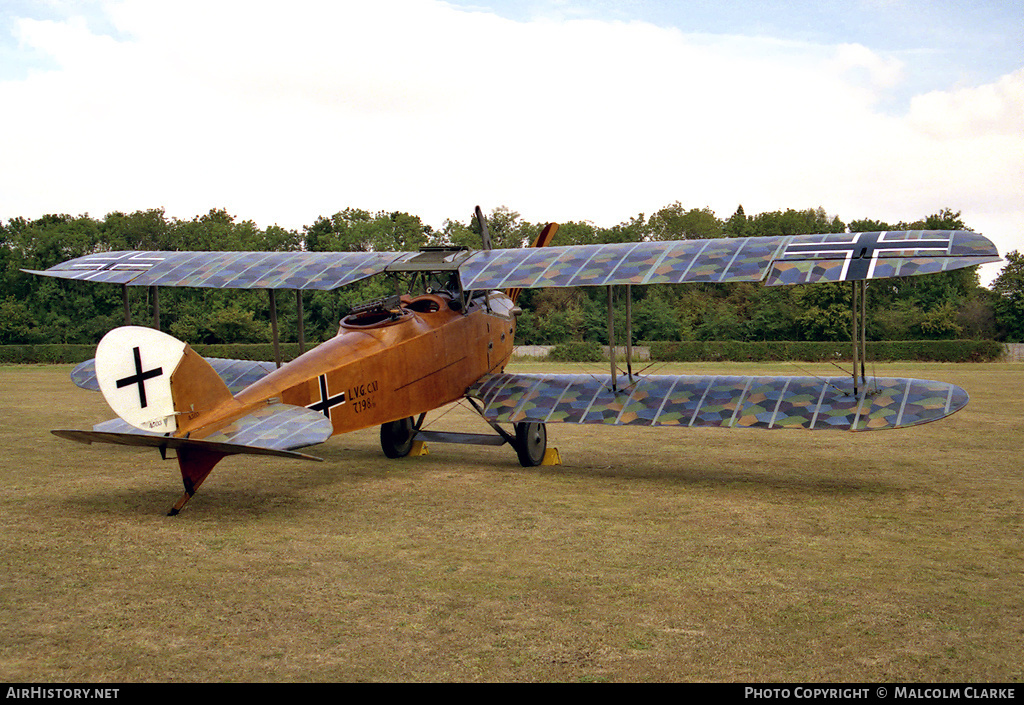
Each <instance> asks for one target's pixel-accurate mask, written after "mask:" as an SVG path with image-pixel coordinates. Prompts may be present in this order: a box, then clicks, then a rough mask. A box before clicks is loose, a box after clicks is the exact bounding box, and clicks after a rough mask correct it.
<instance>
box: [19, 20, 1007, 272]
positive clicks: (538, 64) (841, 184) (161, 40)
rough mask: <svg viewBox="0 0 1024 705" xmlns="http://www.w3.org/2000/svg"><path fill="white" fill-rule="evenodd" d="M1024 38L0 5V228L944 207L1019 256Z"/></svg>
mask: <svg viewBox="0 0 1024 705" xmlns="http://www.w3.org/2000/svg"><path fill="white" fill-rule="evenodd" d="M1022 37H1024V3H1022V2H1021V1H1020V0H1005V1H1003V0H998V1H990V2H987V1H986V0H971V1H970V2H967V1H964V2H960V1H958V0H932V1H926V0H906V1H903V0H847V1H846V2H841V3H840V2H834V3H833V2H802V1H796V2H787V3H773V2H755V1H750V2H731V3H726V2H721V1H720V0H719V1H710V0H709V1H704V0H697V1H694V2H686V1H679V2H668V1H663V0H632V1H630V0H623V1H619V2H612V1H610V0H609V1H605V0H591V1H590V2H584V1H582V0H537V1H535V2H512V1H511V0H508V1H505V0H493V1H489V0H477V1H476V2H465V1H462V0H459V1H457V2H447V3H445V2H437V1H435V0H375V1H374V2H369V1H367V0H357V1H354V2H348V1H334V2H328V1H326V0H320V1H317V0H309V1H303V0H289V2H260V1H255V0H244V1H242V0H238V1H224V2H218V1H217V0H196V1H193V0H173V1H165V0H127V1H125V2H115V1H113V0H111V1H106V0H94V1H91V2H62V1H60V0H51V1H50V2H42V1H39V0H35V1H32V2H27V1H25V2H22V1H20V0H0V106H2V108H0V128H2V129H0V220H3V221H6V220H8V219H10V218H12V217H15V216H24V217H28V218H34V217H38V216H39V215H42V214H44V213H53V212H60V213H70V214H73V215H77V214H82V213H88V214H90V215H92V216H94V217H98V218H102V217H103V216H104V215H106V213H108V212H110V211H113V210H121V211H128V212H130V211H134V210H140V209H148V208H161V207H162V208H164V209H166V211H167V214H168V215H169V216H173V217H178V218H183V219H190V218H192V217H194V216H196V215H199V214H202V213H205V212H206V211H208V210H209V209H211V208H225V209H227V210H228V211H229V212H231V213H232V214H234V215H236V216H238V217H239V218H241V219H252V220H254V221H256V222H257V223H258V224H260V225H261V226H266V225H271V224H274V223H276V224H279V225H282V226H284V227H287V228H295V229H301V228H302V226H303V225H307V224H311V223H312V222H313V221H314V220H315V219H316V217H317V216H319V215H330V214H332V213H335V212H337V211H339V210H342V209H344V208H347V207H357V208H364V209H367V210H370V211H377V210H388V211H391V210H402V211H408V212H410V213H413V214H416V215H419V216H420V217H422V218H423V219H424V221H425V222H427V223H429V224H431V225H433V226H435V227H439V226H440V225H441V224H442V222H443V221H444V220H445V219H446V218H451V219H457V220H462V221H466V220H468V218H469V215H470V213H471V212H472V208H473V206H474V205H476V204H480V205H481V206H482V207H483V208H484V209H485V210H487V211H489V210H491V209H493V208H495V207H497V206H502V205H505V206H508V207H510V208H512V209H513V210H516V211H518V212H519V213H521V214H522V216H523V217H524V218H525V219H527V220H529V221H532V222H538V223H539V222H543V221H547V220H561V221H566V220H589V221H592V222H594V223H595V224H597V225H600V226H611V225H615V224H617V223H619V222H622V221H625V220H628V219H629V218H630V217H633V216H636V215H638V214H640V213H645V214H648V215H649V214H650V213H652V212H654V211H656V210H658V209H659V208H661V207H662V206H665V205H668V204H671V203H673V202H675V201H679V202H680V203H682V204H683V205H684V206H685V207H687V208H703V207H710V208H712V209H713V210H714V211H715V212H716V214H717V215H718V216H719V217H721V218H727V217H728V216H729V215H731V214H732V213H733V212H734V211H735V210H736V207H737V206H738V205H740V204H742V205H743V207H744V209H745V210H746V212H747V213H748V214H753V213H758V212H762V211H767V210H779V209H785V208H817V207H819V206H820V207H823V208H824V209H825V210H826V211H828V213H829V214H832V215H838V216H839V217H840V218H841V219H843V220H844V221H847V222H849V221H851V220H855V219H858V218H876V219H882V220H891V221H898V220H913V219H916V218H920V217H923V216H925V215H928V214H931V213H935V212H938V211H939V210H940V209H942V208H945V207H949V208H953V209H954V210H959V211H962V214H963V219H964V221H965V222H966V223H967V224H968V225H969V226H971V227H972V228H974V229H975V230H977V231H979V232H983V233H985V234H986V235H988V236H989V237H991V238H992V239H993V240H995V241H996V242H997V244H998V245H999V247H1000V251H1001V252H1003V253H1005V252H1007V251H1009V250H1011V249H1022V250H1024V235H1022V233H1024V41H1022ZM998 270H999V266H990V267H989V268H988V269H986V270H985V271H984V272H983V279H984V280H988V279H990V278H991V276H993V275H994V274H995V273H996V272H998Z"/></svg>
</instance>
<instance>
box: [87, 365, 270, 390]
mask: <svg viewBox="0 0 1024 705" xmlns="http://www.w3.org/2000/svg"><path fill="white" fill-rule="evenodd" d="M203 359H204V360H206V361H207V362H208V363H210V366H211V367H213V369H214V370H215V371H216V372H217V374H218V375H220V378H221V379H222V380H224V384H226V385H227V387H228V390H229V391H230V392H231V393H232V394H238V393H239V392H240V391H242V390H243V389H245V388H246V387H248V386H249V385H250V384H252V383H253V382H258V381H259V380H261V379H263V378H264V377H266V376H267V375H268V374H270V373H271V372H273V371H274V369H275V368H276V365H275V364H274V363H273V362H256V361H253V360H230V359H227V358H217V357H206V358H203ZM71 381H72V382H74V383H75V384H76V385H78V386H79V387H81V388H82V389H88V390H89V391H91V392H98V391H100V384H99V382H98V381H97V380H96V360H95V359H93V360H86V361H85V362H83V363H81V364H79V365H78V366H77V367H75V369H73V370H71Z"/></svg>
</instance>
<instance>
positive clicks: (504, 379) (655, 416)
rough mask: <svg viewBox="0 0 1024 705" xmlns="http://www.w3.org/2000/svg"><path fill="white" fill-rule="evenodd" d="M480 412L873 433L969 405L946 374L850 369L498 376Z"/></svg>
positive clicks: (483, 393) (502, 417)
mask: <svg viewBox="0 0 1024 705" xmlns="http://www.w3.org/2000/svg"><path fill="white" fill-rule="evenodd" d="M467 396H470V397H473V398H476V399H479V400H480V402H481V403H482V411H481V413H482V414H483V416H484V418H486V419H487V420H489V421H493V422H503V423H522V422H533V423H583V424H608V425H616V426H619V425H641V426H669V427H723V428H764V429H788V428H802V429H807V430H815V431H817V430H839V431H871V430H879V429H889V428H905V427H907V426H914V425H917V424H922V423H927V422H929V421H936V420H938V419H941V418H944V417H946V416H949V415H950V414H952V413H954V412H956V411H958V410H960V409H962V408H963V407H964V406H966V405H967V402H968V396H967V393H966V392H965V391H964V390H963V389H960V388H959V387H957V386H955V385H952V384H947V383H945V382H933V381H929V380H917V379H894V378H884V379H883V378H876V379H869V380H868V383H867V385H865V386H864V387H862V388H861V389H860V390H859V391H858V392H854V389H853V382H852V379H851V378H850V377H826V378H821V377H753V376H751V377H734V376H722V375H652V376H645V377H638V378H635V379H634V382H633V383H631V384H624V381H623V378H622V377H620V378H619V389H618V390H617V391H613V389H612V384H611V376H610V375H531V374H497V375H489V376H487V377H484V378H483V379H481V380H480V381H479V382H478V383H477V384H475V385H474V386H473V387H472V388H470V389H469V391H468V392H467Z"/></svg>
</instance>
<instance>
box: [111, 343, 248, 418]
mask: <svg viewBox="0 0 1024 705" xmlns="http://www.w3.org/2000/svg"><path fill="white" fill-rule="evenodd" d="M96 380H97V382H98V383H99V387H100V391H101V392H103V397H104V399H106V400H107V403H108V404H109V405H110V408H111V409H113V410H114V412H115V413H116V414H117V415H118V416H120V417H121V418H122V419H124V420H125V421H126V422H128V423H129V424H131V425H132V426H134V427H136V428H139V429H142V430H143V431H151V432H155V433H166V434H173V435H182V434H183V433H187V432H188V431H190V430H192V429H194V428H197V427H199V426H200V425H201V424H202V421H203V417H204V415H206V414H207V412H209V411H211V410H212V409H214V408H217V407H221V406H223V405H224V404H230V403H232V402H233V401H234V399H233V397H232V395H231V392H230V391H229V390H228V387H227V385H226V384H224V381H223V380H222V379H221V378H220V376H219V375H218V374H217V372H216V371H215V370H214V369H213V368H212V367H211V366H210V363H208V362H207V361H206V360H204V359H203V358H202V356H200V355H198V354H197V353H196V352H195V351H194V350H192V348H190V347H189V346H188V345H186V344H185V343H183V342H181V341H180V340H177V339H175V338H173V337H171V336H169V335H167V334H166V333H161V332H160V331H158V330H153V329H152V328H142V327H139V326H124V327H121V328H115V329H114V330H112V331H110V332H109V333H107V334H106V335H105V336H104V337H103V340H101V341H100V344H99V346H97V348H96Z"/></svg>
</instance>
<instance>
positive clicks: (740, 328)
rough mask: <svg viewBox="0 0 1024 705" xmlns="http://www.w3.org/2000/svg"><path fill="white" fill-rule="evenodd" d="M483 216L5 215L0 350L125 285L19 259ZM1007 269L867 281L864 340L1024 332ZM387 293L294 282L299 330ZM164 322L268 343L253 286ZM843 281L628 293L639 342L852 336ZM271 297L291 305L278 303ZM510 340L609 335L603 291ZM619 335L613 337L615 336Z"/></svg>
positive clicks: (312, 244) (325, 242) (96, 327)
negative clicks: (298, 219) (57, 274)
mask: <svg viewBox="0 0 1024 705" xmlns="http://www.w3.org/2000/svg"><path fill="white" fill-rule="evenodd" d="M486 220H487V226H488V230H489V232H490V235H491V239H492V242H493V245H494V247H497V248H514V247H526V246H529V244H530V243H531V242H532V240H533V239H534V238H535V237H536V235H537V233H538V232H539V231H540V229H541V227H542V226H543V224H541V223H529V222H527V221H525V220H523V219H522V218H521V216H520V215H519V214H518V213H516V212H515V211H513V210H511V209H509V208H507V207H504V206H503V207H500V208H496V209H494V210H493V211H491V212H490V213H489V214H487V216H486ZM906 229H910V230H917V229H927V230H969V229H970V228H969V227H968V226H967V224H965V223H964V222H963V221H962V219H961V215H960V213H959V212H955V211H953V210H951V209H943V210H942V211H940V212H939V213H936V214H933V215H929V216H926V217H925V218H922V219H920V220H917V221H913V222H899V223H886V222H883V221H878V220H867V219H863V220H854V221H851V222H849V223H844V222H843V221H841V220H840V219H839V217H838V216H832V215H829V214H827V213H826V212H825V211H824V210H823V209H822V208H817V209H806V210H795V209H787V210H785V211H781V210H780V211H772V212H765V213H758V214H756V215H751V216H748V215H746V214H745V212H744V210H743V207H742V206H740V207H739V208H737V210H736V212H735V213H733V214H732V215H731V216H729V217H728V218H725V219H722V218H719V217H718V216H717V215H716V214H715V213H714V212H713V211H712V210H711V209H709V208H686V207H684V206H683V205H682V204H680V203H678V202H676V203H672V204H670V205H667V206H665V207H664V208H662V209H660V210H659V211H657V212H656V213H653V214H651V215H650V216H645V215H644V214H639V215H637V216H635V217H632V218H630V219H629V220H628V221H625V222H622V223H619V224H616V225H613V226H610V227H604V226H598V225H595V224H593V223H591V222H589V221H578V222H568V223H562V224H561V228H560V229H559V231H558V235H557V237H556V239H555V242H554V244H555V245H583V244H595V243H612V242H640V241H649V240H683V239H703V238H718V237H754V236H766V235H796V234H804V233H835V232H845V231H847V230H849V231H872V230H906ZM480 243H481V235H480V226H479V224H478V223H477V222H476V219H475V218H474V217H473V216H472V214H470V215H469V216H468V217H467V218H466V220H464V221H460V220H446V221H445V222H444V223H443V224H442V226H441V228H440V229H434V228H433V227H431V226H430V225H427V224H425V223H423V222H422V221H421V220H420V218H419V217H418V216H415V215H412V214H409V213H405V212H377V213H371V212H369V211H366V210H361V209H357V208H347V209H345V210H343V211H339V212H337V213H335V214H333V215H331V216H319V217H317V218H316V220H314V221H313V223H312V224H310V225H306V226H304V227H303V228H302V229H301V231H300V230H293V229H292V230H289V229H285V228H282V227H279V226H276V225H272V226H269V227H265V228H260V227H258V226H257V225H256V224H255V223H253V222H252V221H249V220H240V219H238V218H237V217H235V216H234V215H231V214H229V213H228V212H227V211H225V210H219V209H215V210H211V211H210V212H209V213H206V214H204V215H200V216H196V217H195V218H192V219H191V220H181V219H177V218H172V217H168V216H167V215H166V213H165V212H164V211H163V210H162V209H151V210H145V211H136V212H133V213H122V212H114V213H109V214H107V215H106V216H105V217H104V218H102V219H98V218H93V217H90V216H88V215H79V216H70V215H46V216H43V217H41V218H38V219H35V220H29V219H25V218H20V217H15V218H11V219H9V220H7V221H6V222H2V221H0V344H25V343H28V344H33V343H95V342H97V341H98V340H99V339H100V338H101V337H102V335H103V334H104V333H105V332H106V331H108V330H110V329H111V328H114V327H116V326H118V325H121V324H122V323H123V322H124V309H123V303H122V298H121V289H120V287H118V286H113V285H104V284H89V283H86V282H75V281H67V280H59V279H53V278H49V277H37V276H32V275H28V274H25V273H24V272H22V271H21V270H22V269H36V270H41V269H46V268H48V267H51V266H53V265H55V264H57V263H59V262H63V261H65V260H68V259H72V258H74V257H79V256H82V255H85V254H89V253H93V252H98V251H113V250H235V251H249V250H251V251H286V250H287V251H298V250H308V251H322V252H328V251H415V250H418V249H419V248H420V247H423V246H426V245H430V246H438V245H447V246H467V247H471V248H474V249H479V247H480ZM1006 259H1007V264H1006V266H1005V268H1004V269H1003V271H1002V273H1001V274H1000V275H999V277H998V278H997V279H996V281H995V282H994V284H993V286H992V288H991V289H987V288H985V287H983V286H981V285H980V284H979V280H978V274H977V268H976V267H971V268H966V269H961V270H955V271H952V272H944V273H942V274H935V275H931V276H921V277H908V278H897V279H887V280H877V281H872V282H870V284H869V286H868V311H867V317H868V326H867V335H868V338H869V339H871V340H941V339H958V338H975V339H995V340H1007V341H1021V340H1024V257H1022V256H1021V255H1019V254H1018V253H1017V252H1012V253H1009V254H1008V255H1007V256H1006ZM623 291H624V290H622V291H620V292H619V296H618V300H617V302H616V307H615V315H616V317H617V318H618V319H619V320H618V321H617V325H616V329H617V330H619V331H622V330H623V325H622V324H623V323H624V319H625V301H624V299H623V295H624V294H623ZM389 293H392V288H391V285H390V284H389V283H388V282H387V281H386V280H385V278H384V277H374V278H371V279H369V280H366V281H364V282H360V283H357V284H354V285H352V286H349V287H346V288H343V289H339V290H337V291H332V292H304V293H303V294H302V297H303V307H304V309H305V315H304V322H305V330H306V337H307V340H310V341H320V340H325V339H327V338H329V337H331V336H333V335H334V334H335V333H336V332H337V328H338V321H339V320H340V318H341V317H342V316H344V315H345V313H346V312H347V311H348V310H349V308H350V307H351V306H353V305H355V304H357V303H359V302H361V301H366V300H368V299H372V298H376V297H379V296H384V295H386V294H389ZM150 296H151V294H150V291H149V289H148V288H145V287H129V305H130V309H131V315H132V318H133V320H134V321H135V322H137V323H140V324H143V325H145V324H148V323H149V322H150V321H151V320H152V319H151V315H152V314H151V311H152V304H153V302H152V301H151V300H150ZM159 296H160V312H161V328H162V329H163V330H165V331H167V332H169V333H171V334H172V335H174V336H176V337H178V338H180V339H182V340H186V341H188V342H192V343H236V342H237V343H247V342H265V341H267V340H268V339H269V337H270V322H269V321H270V307H269V299H268V296H267V295H266V293H265V292H262V291H243V290H219V289H183V288H182V289H178V288H163V289H161V290H160V293H159ZM850 296H851V292H850V287H849V285H847V284H813V285H798V286H781V287H765V286H762V285H761V284H759V283H737V284H681V285H657V286H647V287H633V288H632V290H631V298H632V301H631V303H632V312H633V326H632V331H633V337H634V342H640V341H645V340H669V341H672V340H676V341H685V340H736V341H773V340H787V341H805V340H807V341H813V340H818V341H836V340H849V338H850ZM279 300H281V301H286V300H287V299H285V298H284V297H279ZM520 305H521V307H522V308H523V311H524V313H523V315H522V317H521V319H520V322H519V327H518V332H517V339H516V342H517V343H519V344H558V343H563V342H568V341H596V342H601V343H606V342H607V308H606V298H605V292H604V290H603V289H595V288H593V287H584V288H574V289H528V290H526V291H524V292H523V294H522V296H521V298H520ZM295 308H296V307H295V306H289V305H285V304H282V303H279V304H278V314H279V326H280V329H281V335H282V339H283V340H294V339H295V337H296V335H297V328H298V321H297V318H296V311H295ZM620 342H621V341H620Z"/></svg>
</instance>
